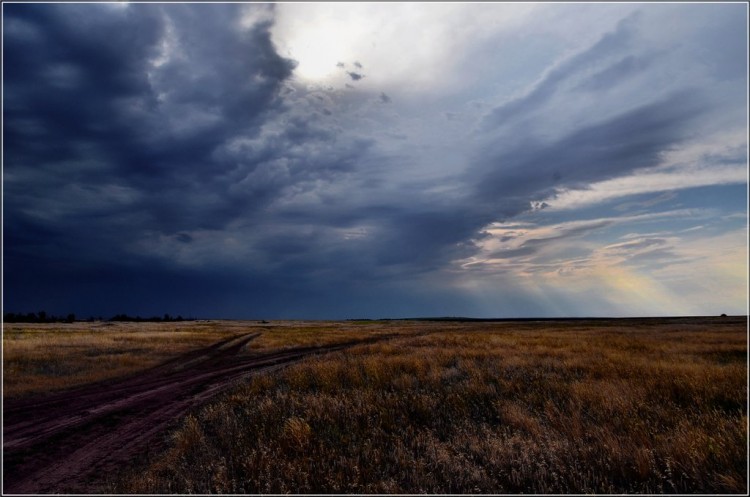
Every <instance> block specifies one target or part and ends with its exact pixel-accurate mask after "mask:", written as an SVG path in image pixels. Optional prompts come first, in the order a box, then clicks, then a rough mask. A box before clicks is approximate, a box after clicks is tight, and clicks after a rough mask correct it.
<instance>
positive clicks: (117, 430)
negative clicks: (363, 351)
mask: <svg viewBox="0 0 750 497" xmlns="http://www.w3.org/2000/svg"><path fill="white" fill-rule="evenodd" d="M257 336H258V334H257V333H256V334H247V335H242V336H240V337H233V338H230V339H227V340H223V341H221V342H218V343H216V344H214V345H212V346H210V347H207V348H203V349H199V350H196V351H192V352H189V353H187V354H184V355H182V356H179V357H177V358H175V359H172V360H170V361H167V362H165V363H163V364H161V365H159V366H156V367H154V368H151V369H149V370H147V371H144V372H142V373H140V374H138V375H132V376H129V377H126V378H122V379H119V380H112V381H106V382H101V383H96V384H92V385H86V386H83V387H79V388H74V389H69V390H66V391H64V392H59V393H54V394H50V395H46V396H44V397H34V398H28V399H23V400H17V401H13V400H9V401H8V402H5V403H4V405H3V415H4V426H3V436H4V438H3V458H4V460H3V493H4V494H37V493H101V491H102V487H101V485H102V484H103V483H104V481H106V479H107V478H108V477H111V476H112V475H113V474H115V473H116V472H117V471H118V470H119V469H121V468H122V467H123V466H127V465H128V463H129V462H130V461H131V460H132V459H133V458H134V457H136V456H137V455H138V454H139V453H140V452H142V451H143V450H145V449H146V448H148V447H149V445H150V444H152V443H154V441H155V440H156V439H158V438H159V437H157V436H156V435H158V434H159V433H161V432H162V431H163V430H164V429H165V428H167V427H168V426H169V425H170V424H171V423H173V422H174V421H175V420H176V419H177V418H178V417H179V416H180V415H182V414H184V413H185V412H186V411H187V410H188V409H190V408H192V407H194V406H196V405H199V404H201V403H203V402H205V401H206V400H207V399H209V398H210V397H211V396H213V395H215V394H216V393H217V392H219V391H220V390H222V389H224V388H226V387H228V386H229V385H230V384H231V383H232V382H233V381H234V380H236V379H238V378H240V377H242V376H246V375H248V374H253V373H258V372H261V371H268V370H271V369H275V368H279V367H282V366H285V365H288V364H290V363H293V362H297V361H300V360H302V359H304V358H306V357H309V356H311V355H313V354H320V353H325V352H332V351H336V350H342V349H344V348H347V347H351V346H352V345H356V344H362V343H371V342H374V341H378V340H381V339H384V338H392V337H391V336H386V335H381V336H378V337H373V338H368V339H364V340H359V341H354V342H346V343H340V344H334V345H324V346H315V347H299V348H293V349H286V350H282V351H276V352H271V353H266V354H261V355H255V356H242V355H238V353H239V352H240V350H241V349H242V347H244V346H245V345H246V344H247V343H248V342H249V341H251V340H252V339H254V338H255V337H257Z"/></svg>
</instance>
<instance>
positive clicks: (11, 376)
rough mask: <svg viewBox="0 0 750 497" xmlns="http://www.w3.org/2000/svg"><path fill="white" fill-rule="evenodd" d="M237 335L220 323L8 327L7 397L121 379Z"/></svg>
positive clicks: (5, 345)
mask: <svg viewBox="0 0 750 497" xmlns="http://www.w3.org/2000/svg"><path fill="white" fill-rule="evenodd" d="M239 332H240V330H238V329H237V327H236V325H235V326H232V325H228V326H227V325H221V324H219V323H217V322H198V323H195V322H182V323H109V322H96V323H85V322H79V323H71V324H67V323H66V324H62V323H8V324H4V326H3V396H4V397H6V398H7V397H15V396H19V395H25V394H30V393H47V392H51V391H54V390H60V389H64V388H68V387H73V386H77V385H82V384H86V383H91V382H94V381H100V380H105V379H108V378H114V377H118V376H123V375H126V374H130V373H134V372H137V371H140V370H143V369H146V368H148V367H150V366H154V365H156V364H158V363H160V362H162V361H164V360H166V359H169V358H170V357H173V356H175V355H178V354H179V353H181V352H185V351H187V350H190V349H193V348H198V347H201V346H206V345H209V344H211V343H213V342H216V341H217V340H219V339H221V338H224V337H228V336H231V335H232V334H235V333H239Z"/></svg>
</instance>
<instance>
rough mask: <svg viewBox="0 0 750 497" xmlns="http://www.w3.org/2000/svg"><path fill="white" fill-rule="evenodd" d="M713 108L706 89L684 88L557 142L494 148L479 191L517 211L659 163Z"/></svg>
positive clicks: (482, 166)
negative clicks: (556, 192)
mask: <svg viewBox="0 0 750 497" xmlns="http://www.w3.org/2000/svg"><path fill="white" fill-rule="evenodd" d="M707 108H708V107H707V103H706V101H705V98H703V95H702V93H701V92H699V91H698V90H684V91H681V92H678V93H675V94H673V95H670V96H667V97H665V98H663V99H661V100H659V101H656V102H652V103H649V104H646V105H643V106H641V107H638V108H635V109H632V110H628V111H626V112H623V113H621V114H619V115H616V116H614V117H612V118H610V119H607V120H605V121H604V122H600V123H596V124H592V125H588V126H586V127H583V128H580V129H576V130H573V131H572V132H570V133H569V134H567V135H566V136H563V137H562V138H561V139H559V140H557V141H554V142H552V143H540V142H536V141H533V140H532V141H527V142H522V143H520V144H519V145H518V146H516V147H513V148H509V149H507V148H503V149H502V150H499V151H497V152H493V151H492V149H491V148H490V149H488V150H487V153H486V158H482V159H479V160H478V163H477V170H478V172H477V174H478V177H479V181H478V183H477V193H478V195H479V198H481V199H482V201H483V202H486V203H487V205H489V206H493V208H495V209H498V214H500V215H503V214H504V215H512V214H514V213H516V212H517V209H523V210H525V209H527V208H528V205H529V203H530V201H532V200H535V199H536V200H538V199H540V198H544V197H547V196H549V195H552V194H553V193H554V189H555V188H561V187H568V188H582V187H585V186H586V185H588V184H590V183H592V182H595V181H601V180H605V179H609V178H613V177H616V176H620V175H623V174H627V173H629V172H633V171H635V170H637V169H640V168H647V167H653V166H656V165H657V164H658V163H659V162H660V160H661V159H662V157H663V154H664V153H666V152H667V151H668V150H670V149H671V148H673V147H674V146H676V145H677V144H679V143H681V142H683V141H684V140H685V139H687V138H688V136H690V133H691V132H692V126H691V125H692V124H694V123H695V122H696V121H697V120H698V119H699V118H700V117H701V116H702V115H703V114H704V113H705V112H706V111H707ZM503 211H505V212H503ZM514 211H516V212H514Z"/></svg>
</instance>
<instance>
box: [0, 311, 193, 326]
mask: <svg viewBox="0 0 750 497" xmlns="http://www.w3.org/2000/svg"><path fill="white" fill-rule="evenodd" d="M195 320H196V318H193V317H188V318H183V317H182V316H170V315H169V314H164V316H152V317H147V318H142V317H141V316H135V317H133V316H128V315H127V314H116V315H114V316H112V317H111V318H109V319H108V320H107V321H133V322H154V323H169V322H176V321H195ZM75 321H89V322H91V321H104V319H102V317H101V316H99V317H98V318H95V317H93V316H91V317H89V318H88V319H85V320H84V319H78V320H77V319H76V315H75V314H73V313H71V314H68V315H67V316H55V315H53V314H47V313H46V312H44V311H39V312H27V313H25V314H24V313H14V312H8V313H5V315H4V316H3V322H5V323H73V322H75Z"/></svg>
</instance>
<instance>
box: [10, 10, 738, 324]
mask: <svg viewBox="0 0 750 497" xmlns="http://www.w3.org/2000/svg"><path fill="white" fill-rule="evenodd" d="M2 9H3V11H2V12H3V44H4V81H3V91H4V102H3V120H4V131H3V133H4V135H3V144H4V156H3V221H4V223H3V248H4V261H3V263H4V274H3V279H4V280H3V283H4V290H5V291H4V294H3V299H4V301H3V305H4V309H5V310H6V312H38V311H39V310H41V309H44V310H46V311H47V312H49V313H53V314H66V313H69V312H74V313H76V315H80V316H87V315H96V316H98V315H103V316H109V315H113V314H116V313H123V312H124V313H128V314H133V315H134V314H141V315H149V314H163V313H165V312H168V313H170V314H173V315H177V314H182V315H184V316H187V315H193V316H201V317H227V318H349V317H372V318H379V317H401V316H447V315H454V316H456V315H465V316H477V317H505V316H507V317H520V316H642V315H682V314H689V315H703V314H720V313H728V314H746V313H747V305H748V304H747V301H748V293H747V292H748V281H747V274H748V265H747V260H748V241H747V240H748V217H747V205H748V204H747V198H748V197H747V193H748V189H747V188H748V141H747V136H748V128H747V126H748V125H747V122H748V102H747V94H748V54H747V43H748V26H747V14H748V10H747V9H748V7H747V5H746V4H742V3H701V4H698V3H661V4H651V3H595V4H588V3H497V4H493V3H476V4H471V3H439V4H424V3H410V4H398V3H396V4H393V3H348V4H341V3H329V4H321V3H301V4H300V3H283V4H175V3H166V4H148V3H131V4H125V3H119V4H66V3H59V4H33V3H27V4H24V3H14V4H3V7H2ZM665 27H668V29H667V28H665Z"/></svg>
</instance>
